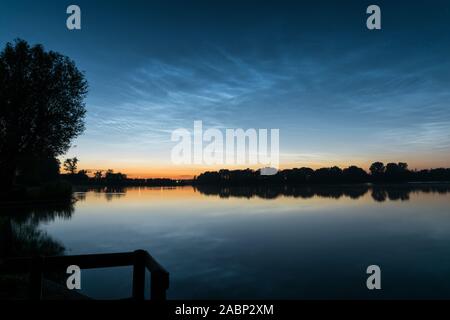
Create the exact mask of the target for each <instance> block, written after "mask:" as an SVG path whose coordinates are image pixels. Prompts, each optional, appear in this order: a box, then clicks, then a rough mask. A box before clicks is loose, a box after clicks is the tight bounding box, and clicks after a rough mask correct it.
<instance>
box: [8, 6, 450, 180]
mask: <svg viewBox="0 0 450 320" xmlns="http://www.w3.org/2000/svg"><path fill="white" fill-rule="evenodd" d="M71 4H76V5H78V6H79V7H80V8H81V27H82V28H81V30H72V31H70V30H68V29H67V28H66V19H67V17H68V15H67V14H66V8H67V7H68V6H69V5H71ZM371 4H377V5H378V6H380V8H381V23H382V29H381V30H368V29H367V28H366V19H367V17H368V15H367V14H366V8H367V7H368V6H369V5H371ZM449 21H450V4H449V3H448V1H402V0H397V1H351V0H350V1H276V2H275V1H250V0H244V1H237V0H228V1H225V0H221V1H214V0H211V1H191V0H185V1H170V0H169V1H167V0H165V1H111V0H110V1H97V0H91V1H81V0H73V1H43V0H41V1H22V0H15V1H2V2H0V46H1V47H2V48H3V47H4V45H5V44H6V43H7V42H8V41H13V40H14V39H16V38H22V39H25V40H27V41H28V42H29V43H30V44H37V43H40V44H43V45H44V46H45V48H46V49H47V50H54V51H58V52H60V53H62V54H64V55H67V56H69V57H70V58H71V59H73V60H74V61H75V63H76V65H77V67H78V68H79V69H80V70H82V71H83V72H84V73H85V76H86V79H87V81H88V83H89V93H88V96H87V99H86V108H87V115H86V130H85V132H84V133H83V135H81V136H80V137H78V138H77V139H76V140H75V141H74V142H73V146H72V148H71V149H70V150H69V151H68V153H67V154H66V155H63V156H62V158H66V157H73V156H76V157H77V158H78V159H79V167H80V168H84V169H89V170H98V169H114V170H115V171H122V172H124V173H127V174H128V175H129V176H132V177H172V178H175V177H176V178H183V177H186V178H187V177H192V176H193V175H196V174H198V173H200V172H202V171H205V170H215V169H218V168H219V167H218V166H217V165H216V166H207V165H175V164H173V163H172V162H171V158H170V155H171V150H172V149H173V147H174V146H175V145H176V142H173V141H171V133H172V132H173V130H175V129H177V128H187V129H189V130H193V125H194V121H195V120H201V121H203V127H204V128H205V129H206V128H218V129H220V130H224V129H225V128H243V129H248V128H256V129H260V128H269V129H271V128H277V129H279V130H280V166H281V167H282V168H290V167H302V166H309V167H313V168H318V167H323V166H331V165H339V166H341V167H345V166H348V165H352V164H355V165H358V166H361V167H363V168H366V169H367V168H368V166H369V165H370V163H372V162H373V161H377V160H378V161H383V162H399V161H402V162H408V164H409V166H410V168H413V169H414V168H418V169H421V168H427V167H442V166H445V167H449V164H450V90H449V84H450V58H449V56H450V55H449V54H450V38H449V37H450V23H449ZM220 167H227V166H225V165H221V166H220ZM244 167H245V166H244Z"/></svg>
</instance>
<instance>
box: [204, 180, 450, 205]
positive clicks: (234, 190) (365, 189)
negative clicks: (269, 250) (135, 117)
mask: <svg viewBox="0 0 450 320" xmlns="http://www.w3.org/2000/svg"><path fill="white" fill-rule="evenodd" d="M195 190H197V191H199V192H200V193H202V194H204V195H207V196H219V197H220V198H230V197H237V198H248V199H250V198H253V197H259V198H262V199H276V198H278V197H281V196H285V197H294V198H303V199H309V198H313V197H316V196H317V197H321V198H333V199H340V198H342V197H348V198H350V199H355V200H356V199H359V198H361V197H362V196H364V195H365V194H367V193H369V192H370V194H371V196H372V199H373V200H374V201H377V202H383V201H386V200H391V201H396V200H401V201H407V200H409V197H410V194H411V193H416V192H423V193H440V194H446V193H449V192H450V184H402V185H368V184H363V185H316V186H292V185H270V186H269V185H262V186H246V187H236V186H217V185H215V186H214V185H213V186H211V185H198V186H195Z"/></svg>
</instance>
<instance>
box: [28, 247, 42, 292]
mask: <svg viewBox="0 0 450 320" xmlns="http://www.w3.org/2000/svg"><path fill="white" fill-rule="evenodd" d="M43 271H44V258H43V257H42V256H34V257H33V258H32V259H31V272H30V299H31V300H41V298H42V273H43Z"/></svg>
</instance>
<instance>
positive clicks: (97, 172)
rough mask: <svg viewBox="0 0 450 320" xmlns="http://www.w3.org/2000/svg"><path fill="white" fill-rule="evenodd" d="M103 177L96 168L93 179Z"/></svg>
mask: <svg viewBox="0 0 450 320" xmlns="http://www.w3.org/2000/svg"><path fill="white" fill-rule="evenodd" d="M102 177H103V173H102V171H101V170H97V171H95V172H94V179H95V180H98V181H100V180H101V179H102Z"/></svg>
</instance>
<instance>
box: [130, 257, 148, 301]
mask: <svg viewBox="0 0 450 320" xmlns="http://www.w3.org/2000/svg"><path fill="white" fill-rule="evenodd" d="M144 254H145V251H143V250H136V251H134V265H133V299H135V300H144V299H145V295H144V294H145V262H144Z"/></svg>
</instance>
